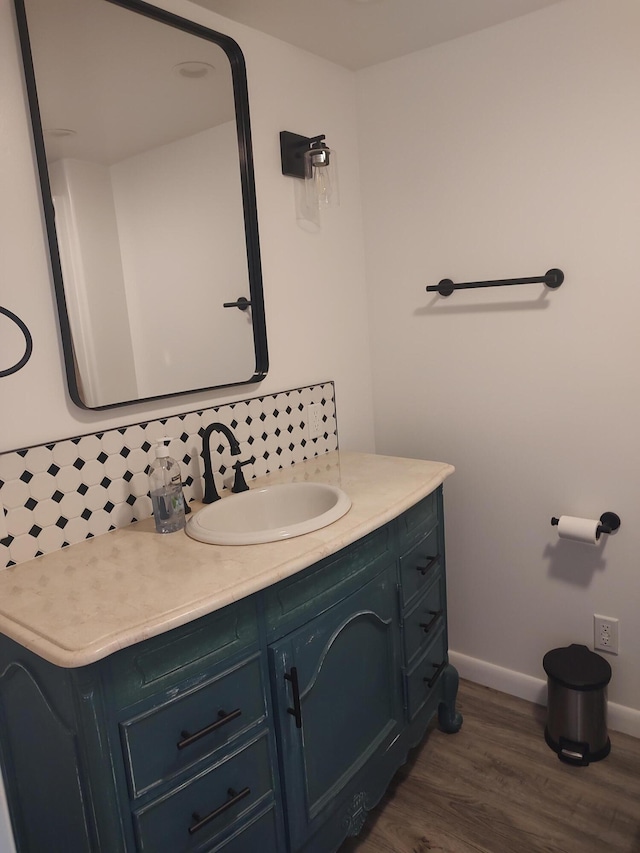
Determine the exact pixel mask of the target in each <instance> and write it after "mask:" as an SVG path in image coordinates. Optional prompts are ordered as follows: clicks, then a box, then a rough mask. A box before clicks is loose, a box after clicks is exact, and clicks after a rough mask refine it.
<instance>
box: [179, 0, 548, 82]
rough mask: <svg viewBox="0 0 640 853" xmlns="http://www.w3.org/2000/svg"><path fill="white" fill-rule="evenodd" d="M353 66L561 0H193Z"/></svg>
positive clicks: (507, 18) (443, 40)
mask: <svg viewBox="0 0 640 853" xmlns="http://www.w3.org/2000/svg"><path fill="white" fill-rule="evenodd" d="M194 2H195V3H196V4H197V5H199V6H203V7H204V8H205V9H210V10H212V11H213V12H218V13H219V14H221V15H224V16H225V17H227V18H231V20H233V21H238V22H240V23H242V24H247V25H248V26H250V27H253V28H254V29H257V30H261V31H262V32H264V33H268V34H269V35H272V36H275V37H276V38H279V39H282V40H283V41H286V42H290V43H291V44H294V45H297V46H298V47H301V48H303V49H304V50H308V51H310V52H311V53H315V54H317V55H318V56H323V57H324V58H325V59H329V60H331V61H332V62H336V63H338V64H339V65H343V66H345V67H346V68H351V69H353V70H357V69H359V68H365V67H367V66H369V65H375V64H376V63H378V62H385V61H386V60H389V59H395V58H396V57H398V56H404V55H405V54H407V53H412V52H413V51H416V50H422V49H423V48H425V47H431V46H433V45H435V44H439V43H441V42H445V41H450V40H451V39H455V38H459V37H460V36H464V35H468V34H469V33H473V32H477V31H478V30H483V29H485V28H486V27H491V26H494V25H495V24H500V23H503V22H504V21H509V20H511V19H513V18H519V17H520V16H521V15H527V14H529V13H530V12H535V11H537V10H538V9H542V8H544V7H545V6H552V5H553V4H554V3H558V2H561V0H321V2H319V0H194Z"/></svg>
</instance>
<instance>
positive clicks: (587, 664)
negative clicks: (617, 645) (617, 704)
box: [542, 643, 611, 690]
mask: <svg viewBox="0 0 640 853" xmlns="http://www.w3.org/2000/svg"><path fill="white" fill-rule="evenodd" d="M542 666H543V667H544V671H545V672H546V673H547V675H548V676H549V678H553V679H554V681H557V682H559V683H560V684H562V685H563V686H564V687H571V688H572V689H573V690H598V689H600V688H602V687H606V685H607V684H608V683H609V682H610V681H611V667H610V666H609V664H608V663H607V661H606V660H605V659H604V658H602V657H600V655H597V654H596V653H595V652H591V651H589V649H588V648H587V647H586V646H581V645H578V644H577V643H572V644H571V645H570V646H567V647H566V648H561V649H552V651H550V652H547V653H546V655H545V656H544V658H543V660H542Z"/></svg>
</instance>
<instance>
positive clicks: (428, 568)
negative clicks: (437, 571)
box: [416, 554, 440, 575]
mask: <svg viewBox="0 0 640 853" xmlns="http://www.w3.org/2000/svg"><path fill="white" fill-rule="evenodd" d="M422 559H423V560H426V561H427V562H426V564H425V565H424V566H416V569H417V571H419V572H420V574H421V575H426V574H427V573H428V572H430V571H431V569H432V568H433V567H434V566H435V564H436V563H437V562H438V560H439V559H440V554H436V555H435V557H423V558H422Z"/></svg>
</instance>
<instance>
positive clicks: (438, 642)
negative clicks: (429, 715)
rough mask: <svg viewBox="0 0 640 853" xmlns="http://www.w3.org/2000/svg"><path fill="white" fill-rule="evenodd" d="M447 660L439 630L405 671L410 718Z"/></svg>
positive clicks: (422, 701)
mask: <svg viewBox="0 0 640 853" xmlns="http://www.w3.org/2000/svg"><path fill="white" fill-rule="evenodd" d="M446 662H447V648H446V642H445V632H444V630H441V631H440V633H439V634H438V635H437V637H435V638H434V640H433V642H432V644H431V645H430V646H429V647H428V649H427V650H426V652H425V653H424V655H423V656H422V657H421V658H419V659H418V661H417V662H416V663H415V664H414V665H413V666H412V667H411V669H409V671H408V673H407V710H408V712H409V719H410V720H412V719H413V718H414V717H415V715H416V714H417V713H418V711H419V710H420V708H422V706H423V705H424V703H425V702H426V701H427V699H428V698H429V694H430V693H431V690H432V689H433V687H434V686H435V684H436V682H437V680H438V677H439V675H440V672H441V671H442V670H441V667H442V665H443V664H445V663H446Z"/></svg>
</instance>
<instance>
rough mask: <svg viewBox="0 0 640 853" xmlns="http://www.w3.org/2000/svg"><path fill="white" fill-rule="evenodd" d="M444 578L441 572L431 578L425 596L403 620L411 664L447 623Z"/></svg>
mask: <svg viewBox="0 0 640 853" xmlns="http://www.w3.org/2000/svg"><path fill="white" fill-rule="evenodd" d="M444 602H445V596H444V578H443V576H442V572H441V571H439V570H438V571H436V575H435V577H431V583H430V585H429V586H428V588H427V590H426V591H425V593H424V595H423V596H422V597H421V598H420V600H419V601H417V602H416V603H415V604H414V605H413V606H412V608H411V610H409V611H408V612H407V613H406V615H405V616H404V619H403V635H404V654H405V660H406V661H407V663H408V664H411V662H412V660H413V658H415V656H416V655H418V654H420V652H421V651H422V650H423V649H425V648H426V647H427V646H428V645H429V643H430V642H431V640H432V639H433V638H434V637H435V635H436V634H437V633H438V631H441V630H442V627H443V625H444V623H445V621H446V613H445V609H444V607H445V604H444Z"/></svg>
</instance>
